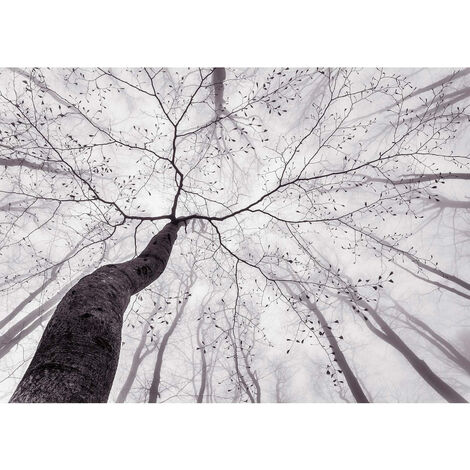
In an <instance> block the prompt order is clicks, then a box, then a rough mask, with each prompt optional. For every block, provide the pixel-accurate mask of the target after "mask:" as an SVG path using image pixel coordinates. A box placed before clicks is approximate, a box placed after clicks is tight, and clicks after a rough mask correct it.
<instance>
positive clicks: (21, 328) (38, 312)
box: [0, 284, 73, 359]
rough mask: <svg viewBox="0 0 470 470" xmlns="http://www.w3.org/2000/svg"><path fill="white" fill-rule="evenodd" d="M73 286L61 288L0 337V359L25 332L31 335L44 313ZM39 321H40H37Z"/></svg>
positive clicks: (41, 320) (42, 319)
mask: <svg viewBox="0 0 470 470" xmlns="http://www.w3.org/2000/svg"><path fill="white" fill-rule="evenodd" d="M72 285H73V284H68V285H66V286H65V287H63V288H62V289H61V290H60V291H59V292H58V293H57V294H55V295H54V296H53V297H51V298H50V299H49V300H46V302H44V303H43V304H42V305H40V306H39V307H37V308H35V309H34V310H32V311H31V312H29V313H28V314H27V315H26V316H25V317H23V318H22V319H21V320H18V321H17V322H16V323H15V324H14V325H12V326H11V327H10V328H9V329H8V330H6V331H5V333H3V334H2V335H1V336H0V359H1V358H2V357H3V356H5V355H6V354H7V353H8V352H9V351H10V350H11V348H12V347H13V346H15V345H16V344H18V342H19V341H20V340H21V339H23V338H24V337H25V336H26V332H28V334H29V333H31V331H33V330H34V328H31V326H32V325H35V327H37V326H39V325H40V324H41V323H42V322H43V321H44V320H45V319H46V318H47V316H46V315H45V314H44V312H47V311H48V310H50V309H53V308H54V307H55V306H56V305H57V304H58V303H59V301H60V299H61V298H62V297H63V296H64V295H65V294H66V293H67V291H68V290H69V289H70V288H71V287H72ZM38 320H40V321H38Z"/></svg>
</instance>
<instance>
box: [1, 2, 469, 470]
mask: <svg viewBox="0 0 470 470" xmlns="http://www.w3.org/2000/svg"><path fill="white" fill-rule="evenodd" d="M465 3H466V2H458V1H450V0H446V1H445V2H442V1H439V2H437V1H427V2H418V1H411V0H407V1H402V0H393V1H377V0H376V1H362V0H355V1H349V2H347V1H343V0H341V1H321V2H314V1H310V2H301V1H298V0H289V1H284V2H278V1H270V2H268V1H264V0H263V1H259V0H250V1H245V0H238V1H236V2H235V1H234V2H230V3H229V2H224V1H223V0H218V1H196V0H193V1H192V2H191V1H182V0H174V1H173V2H172V4H171V6H170V2H169V1H167V2H157V1H155V0H154V1H142V0H132V1H128V2H124V1H117V0H114V1H103V0H94V1H89V0H80V1H78V2H64V1H61V2H60V1H47V0H41V1H32V0H31V1H29V0H28V1H25V0H22V1H21V2H17V3H16V5H17V6H11V5H10V6H6V5H5V4H2V5H1V7H0V14H1V23H0V40H1V43H0V44H1V53H0V66H3V67H5V66H78V65H79V66H92V65H101V66H139V65H165V66H222V65H223V66H250V65H252V66H275V65H276V66H281V65H286V66H292V67H295V66H335V65H342V66H389V67H392V66H414V67H417V66H419V67H430V66H439V67H461V66H465V65H467V66H468V65H470V53H469V50H468V46H469V42H470V41H469V25H468V18H469V15H468V13H469V12H468V11H465V7H464V5H465ZM224 5H227V6H224ZM0 413H1V422H0V445H1V450H0V462H1V463H0V465H1V467H2V468H7V469H10V468H11V469H15V470H16V469H42V468H44V469H56V468H57V469H67V470H73V469H84V468H89V469H90V470H95V469H106V470H108V469H110V470H114V469H117V468H119V469H120V468H125V469H129V470H130V469H132V470H143V469H148V468H165V469H184V470H187V469H188V470H189V469H246V470H252V469H257V470H265V469H266V470H268V469H269V470H270V469H277V468H279V469H280V468H282V469H290V468H292V469H295V470H297V469H303V468H309V469H310V468H312V469H315V468H322V469H323V468H327V469H328V470H330V469H346V470H349V469H362V470H368V469H374V470H375V469H377V470H378V469H380V470H386V469H394V470H395V469H420V470H421V469H423V470H428V469H434V468H449V469H452V470H454V469H460V468H470V467H469V450H468V448H469V447H470V437H469V434H468V429H469V422H470V405H447V404H445V405H436V404H432V405H431V404H415V405H413V404H400V405H392V404H382V405H380V404H374V405H333V404H323V405H321V404H290V405H259V406H249V405H239V404H237V405H202V406H196V405H173V404H168V405H164V406H148V405H147V406H146V405H124V406H123V405H88V406H87V405H62V406H57V405H38V406H31V405H30V406H27V405H2V406H0Z"/></svg>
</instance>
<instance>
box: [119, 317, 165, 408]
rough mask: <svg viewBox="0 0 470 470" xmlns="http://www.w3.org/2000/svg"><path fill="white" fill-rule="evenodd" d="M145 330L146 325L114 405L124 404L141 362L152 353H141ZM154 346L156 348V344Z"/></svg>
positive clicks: (145, 336)
mask: <svg viewBox="0 0 470 470" xmlns="http://www.w3.org/2000/svg"><path fill="white" fill-rule="evenodd" d="M147 328H148V325H147V324H144V325H143V326H142V335H141V337H140V341H139V344H138V345H137V348H136V350H135V351H134V355H133V356H132V363H131V368H130V369H129V373H128V374H127V377H126V380H125V381H124V384H123V386H122V388H121V390H120V391H119V394H118V396H117V398H116V403H124V402H125V401H126V398H127V395H129V392H130V391H131V388H132V385H133V384H134V381H135V378H136V376H137V371H138V370H139V367H140V365H141V364H142V361H143V360H144V359H145V358H146V357H147V356H148V355H149V354H150V352H151V351H153V349H147V351H144V352H143V353H142V351H143V349H144V347H145V344H146V341H147ZM154 344H155V347H156V346H157V343H154ZM154 349H155V348H154Z"/></svg>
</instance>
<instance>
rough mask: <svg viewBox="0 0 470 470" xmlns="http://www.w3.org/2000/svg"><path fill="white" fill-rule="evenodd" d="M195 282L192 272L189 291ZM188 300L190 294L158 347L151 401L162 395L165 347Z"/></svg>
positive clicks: (151, 387) (155, 400)
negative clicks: (161, 382)
mask: <svg viewBox="0 0 470 470" xmlns="http://www.w3.org/2000/svg"><path fill="white" fill-rule="evenodd" d="M194 282H195V279H194V275H193V273H192V272H191V278H190V283H189V285H188V288H187V291H189V289H190V288H191V287H192V286H193V285H194ZM188 300H189V296H186V297H185V298H184V300H183V301H182V303H181V305H180V307H179V309H178V310H177V312H176V315H175V318H173V321H172V322H171V325H170V327H169V328H168V331H167V332H166V333H165V334H164V335H163V338H162V342H161V344H160V347H159V348H158V354H157V361H156V363H155V368H154V371H153V378H152V383H151V385H150V390H149V403H157V399H158V398H159V397H160V379H161V373H162V365H163V355H164V354H165V349H166V347H167V345H168V341H169V339H170V337H171V335H172V334H173V332H174V331H175V329H176V326H177V325H178V322H179V320H180V318H181V317H182V315H183V313H184V308H185V307H186V304H187V303H188Z"/></svg>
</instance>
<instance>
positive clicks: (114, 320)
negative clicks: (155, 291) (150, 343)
mask: <svg viewBox="0 0 470 470" xmlns="http://www.w3.org/2000/svg"><path fill="white" fill-rule="evenodd" d="M178 228H179V224H174V223H168V224H167V225H165V227H164V228H163V229H162V230H161V231H160V232H159V233H158V234H157V235H155V236H154V237H153V238H152V240H151V241H150V243H149V244H148V246H147V247H146V248H145V249H144V251H142V253H141V254H140V255H139V256H137V257H136V258H134V259H132V260H130V261H126V262H124V263H120V264H109V265H106V266H102V267H101V268H98V269H97V270H96V271H94V272H93V273H92V274H90V275H88V276H86V277H84V278H82V279H81V280H80V281H78V283H77V284H76V285H75V286H74V287H72V288H71V289H70V290H69V291H68V292H67V294H66V295H65V296H64V298H63V299H62V301H61V302H60V303H59V305H58V306H57V309H56V311H55V313H54V315H53V316H52V318H51V320H50V322H49V324H48V325H47V327H46V329H45V331H44V334H43V336H42V339H41V341H40V343H39V346H38V349H37V351H36V354H35V355H34V357H33V359H32V361H31V364H30V365H29V367H28V369H27V370H26V372H25V374H24V376H23V379H22V380H21V382H20V384H19V385H18V387H17V389H16V391H15V393H14V394H13V396H12V398H11V400H10V401H11V402H52V403H58V402H61V403H63V402H89V403H92V402H106V401H107V400H108V396H109V392H110V390H111V386H112V383H113V380H114V375H115V373H116V368H117V365H118V360H119V352H120V349H121V329H122V319H123V314H124V311H125V310H126V308H127V306H128V304H129V300H130V298H131V296H132V295H134V294H136V293H137V292H139V291H141V290H142V289H144V288H145V287H147V286H148V285H150V284H151V283H152V282H154V281H155V280H156V279H157V278H158V277H159V276H160V275H161V274H162V273H163V271H164V269H165V267H166V264H167V262H168V259H169V257H170V253H171V250H172V247H173V244H174V242H175V240H176V236H177V233H178Z"/></svg>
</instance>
